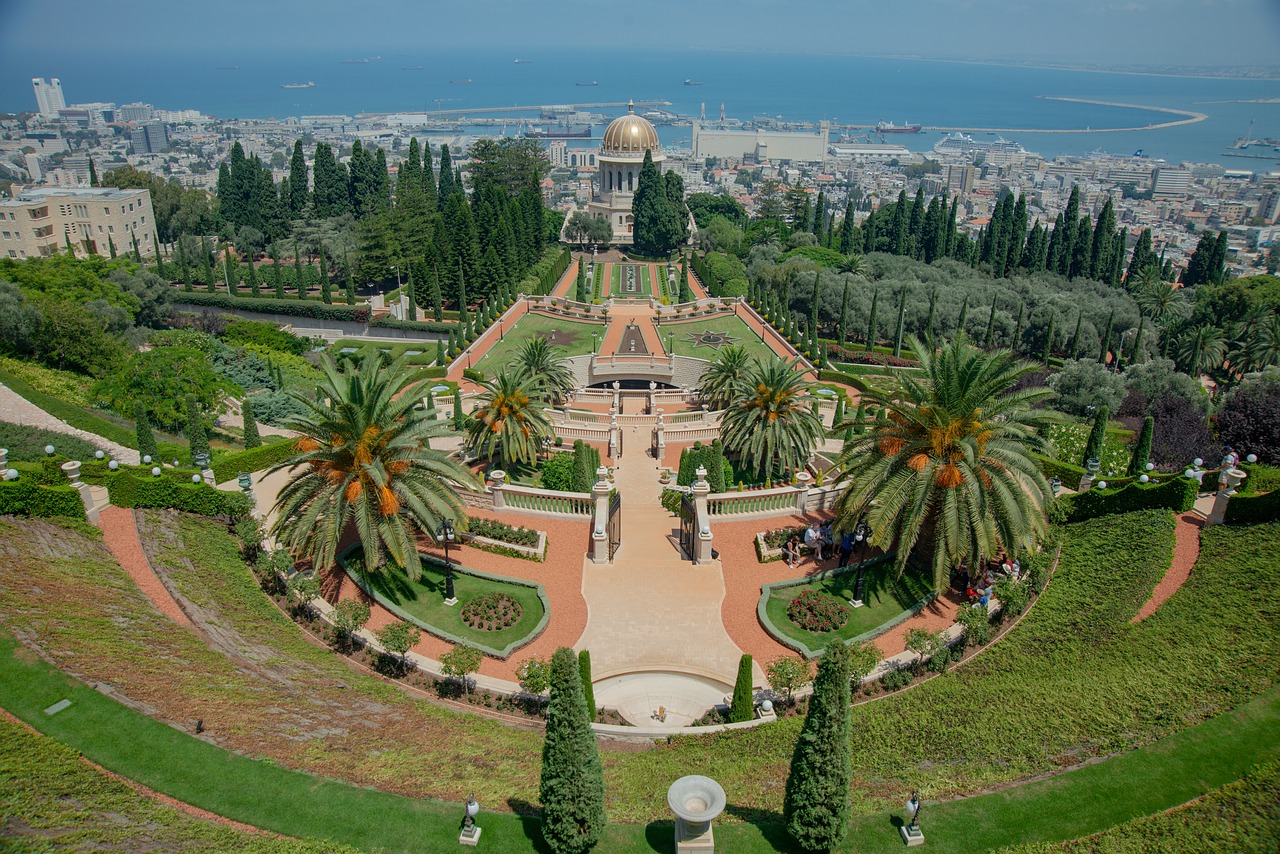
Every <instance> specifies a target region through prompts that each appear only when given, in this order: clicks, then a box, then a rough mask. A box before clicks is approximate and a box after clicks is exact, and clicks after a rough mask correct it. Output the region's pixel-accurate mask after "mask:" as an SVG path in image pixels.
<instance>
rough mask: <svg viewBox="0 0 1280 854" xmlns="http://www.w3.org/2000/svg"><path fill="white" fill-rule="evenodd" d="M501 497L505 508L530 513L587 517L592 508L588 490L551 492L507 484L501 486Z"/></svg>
mask: <svg viewBox="0 0 1280 854" xmlns="http://www.w3.org/2000/svg"><path fill="white" fill-rule="evenodd" d="M502 499H503V503H504V505H505V506H506V508H508V509H512V510H525V511H528V512H530V513H556V514H559V515H561V516H582V517H587V516H590V515H591V513H592V509H593V508H592V497H591V493H589V492H553V491H551V490H549V489H533V488H532V487H525V486H511V485H508V486H504V487H502Z"/></svg>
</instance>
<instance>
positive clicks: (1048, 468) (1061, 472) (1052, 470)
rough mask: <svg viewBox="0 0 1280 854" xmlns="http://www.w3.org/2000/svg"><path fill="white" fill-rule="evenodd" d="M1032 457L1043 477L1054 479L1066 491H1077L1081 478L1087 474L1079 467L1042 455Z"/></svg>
mask: <svg viewBox="0 0 1280 854" xmlns="http://www.w3.org/2000/svg"><path fill="white" fill-rule="evenodd" d="M1032 456H1033V457H1035V459H1036V462H1038V463H1040V471H1042V472H1044V476H1045V477H1056V478H1057V479H1058V480H1060V481H1062V485H1063V486H1065V487H1066V488H1067V489H1079V488H1080V480H1081V478H1083V477H1084V476H1085V475H1086V474H1088V472H1086V471H1085V470H1084V469H1083V468H1081V467H1080V466H1073V465H1072V464H1071V463H1064V462H1063V461H1062V460H1055V459H1054V458H1053V457H1046V456H1045V455H1044V454H1032Z"/></svg>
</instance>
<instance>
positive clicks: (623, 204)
mask: <svg viewBox="0 0 1280 854" xmlns="http://www.w3.org/2000/svg"><path fill="white" fill-rule="evenodd" d="M646 151H648V152H650V153H651V154H652V156H653V163H654V165H655V166H657V167H658V171H659V172H661V171H662V161H663V159H664V158H663V156H662V148H661V147H660V144H659V142H658V132H657V131H656V130H654V127H653V125H652V124H650V123H649V121H648V120H647V119H645V118H644V117H642V116H637V115H636V111H635V105H634V103H628V104H627V114H626V115H625V116H619V117H618V118H616V119H614V120H613V121H612V122H610V123H609V127H607V128H605V131H604V140H603V142H601V144H600V155H599V156H598V157H597V158H596V165H597V181H598V186H596V187H595V191H594V192H593V193H592V199H591V201H590V202H588V203H587V211H588V212H589V213H591V214H593V215H595V216H602V217H606V218H607V219H608V220H609V224H610V225H612V226H613V242H614V243H621V244H629V243H631V242H632V231H633V230H634V228H635V223H634V220H633V217H632V216H631V200H632V198H633V197H634V196H635V191H636V186H637V185H638V184H639V183H640V166H641V164H643V163H644V153H645V152H646Z"/></svg>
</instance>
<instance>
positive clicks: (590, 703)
mask: <svg viewBox="0 0 1280 854" xmlns="http://www.w3.org/2000/svg"><path fill="white" fill-rule="evenodd" d="M578 676H579V677H580V678H581V679H582V699H583V700H584V701H585V702H586V706H587V720H588V721H594V720H595V719H596V711H597V706H596V689H595V686H594V685H593V684H592V683H591V651H590V650H587V649H584V650H582V651H581V652H579V653H578Z"/></svg>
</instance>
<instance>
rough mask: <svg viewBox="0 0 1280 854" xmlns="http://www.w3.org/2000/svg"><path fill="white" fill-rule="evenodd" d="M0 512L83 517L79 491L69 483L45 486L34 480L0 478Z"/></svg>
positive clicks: (46, 516) (42, 516)
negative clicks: (0, 479) (1, 479)
mask: <svg viewBox="0 0 1280 854" xmlns="http://www.w3.org/2000/svg"><path fill="white" fill-rule="evenodd" d="M0 516H33V517H36V518H42V519H43V518H48V517H51V516H65V517H67V518H70V519H84V518H85V513H84V502H82V501H81V500H80V492H79V491H78V490H77V489H76V488H75V487H74V486H71V485H70V484H67V485H65V486H47V485H45V484H42V483H36V482H35V481H34V480H27V479H23V478H21V477H20V478H19V479H18V480H11V481H0Z"/></svg>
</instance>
